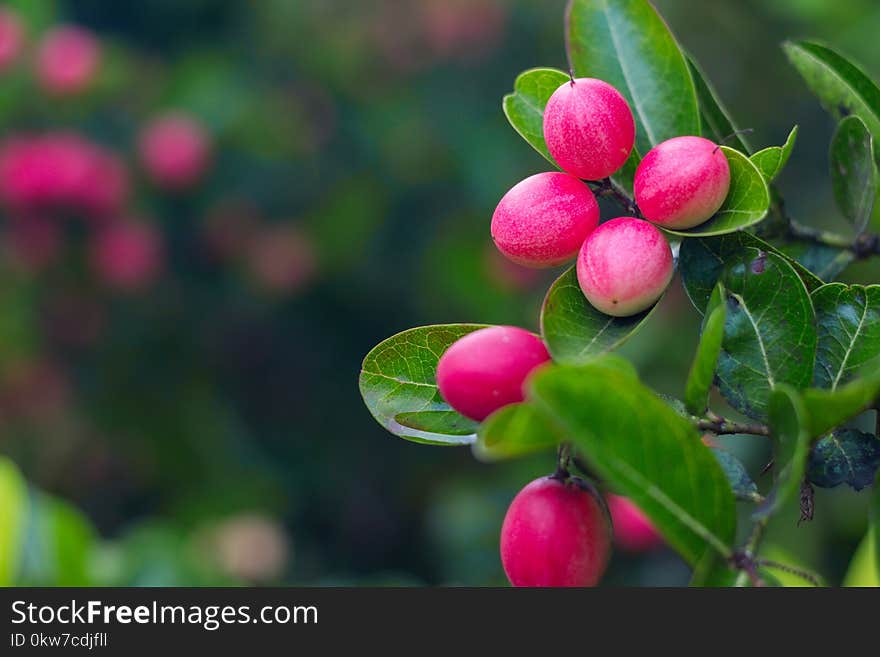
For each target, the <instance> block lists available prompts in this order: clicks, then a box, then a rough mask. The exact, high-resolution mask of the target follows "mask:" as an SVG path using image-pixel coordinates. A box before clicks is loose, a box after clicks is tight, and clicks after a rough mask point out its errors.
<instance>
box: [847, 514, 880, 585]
mask: <svg viewBox="0 0 880 657" xmlns="http://www.w3.org/2000/svg"><path fill="white" fill-rule="evenodd" d="M878 531H880V530H878V529H877V526H876V525H875V526H874V527H873V528H872V529H870V530H869V531H868V533H867V534H865V537H864V538H863V539H862V541H861V543H859V547H858V548H856V551H855V553H854V554H853V558H852V560H851V561H850V562H849V568H847V570H846V575H845V576H844V578H843V586H847V587H872V588H874V587H880V563H878V561H877V559H876V558H875V556H874V552H875V550H877V549H880V541H878V540H877V539H876V536H877V534H878Z"/></svg>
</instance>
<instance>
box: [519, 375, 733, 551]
mask: <svg viewBox="0 0 880 657" xmlns="http://www.w3.org/2000/svg"><path fill="white" fill-rule="evenodd" d="M603 360H604V358H602V359H599V360H598V361H597V362H596V363H591V364H588V365H581V366H564V365H554V366H551V367H547V368H544V369H542V370H540V371H538V372H537V373H536V374H535V375H534V376H533V377H532V379H531V381H530V385H529V388H530V395H529V396H530V399H531V400H532V401H533V402H534V403H536V404H537V405H538V406H539V407H540V408H541V409H542V410H544V411H545V412H547V413H548V414H549V415H552V416H553V417H554V418H555V420H556V421H557V423H558V424H559V426H560V427H561V428H562V429H563V430H564V432H565V433H566V434H567V436H568V438H569V439H570V440H571V441H572V442H573V443H574V445H575V446H576V447H577V448H578V449H579V450H580V451H581V452H582V453H583V454H584V456H585V457H586V459H587V460H588V461H589V462H590V464H591V466H592V467H593V468H594V469H595V471H596V473H597V474H598V475H599V476H600V477H601V478H602V479H603V480H604V481H606V482H607V483H608V484H609V485H610V486H611V487H612V488H614V489H615V490H617V491H619V492H620V494H622V495H625V496H626V497H628V498H630V499H631V500H632V501H633V502H634V503H635V504H636V505H637V506H638V507H639V508H640V509H641V510H642V511H643V512H644V513H645V514H646V515H647V516H648V517H649V518H650V519H651V521H652V522H653V523H654V526H655V527H657V529H658V530H659V531H660V533H661V534H662V535H663V537H664V538H665V539H666V541H667V542H668V543H669V544H670V545H671V546H673V547H674V548H675V549H676V550H677V551H678V552H679V553H680V554H681V555H682V556H683V557H684V558H685V559H686V560H687V561H688V562H689V563H691V564H697V563H698V562H700V560H701V559H702V558H703V556H704V555H705V553H706V551H707V549H714V550H716V551H717V552H718V553H720V554H721V555H722V556H725V557H726V556H729V555H730V553H731V544H732V542H733V538H734V534H735V531H736V511H735V500H734V498H733V494H732V493H731V490H730V485H729V484H728V482H727V479H726V478H725V476H724V472H723V471H722V470H721V466H719V465H718V462H717V461H716V460H715V458H714V457H713V456H712V454H711V452H710V451H709V448H708V447H706V446H705V445H704V444H703V443H702V441H701V440H700V436H699V434H698V433H697V431H696V429H695V428H694V427H693V425H692V424H691V423H690V422H688V421H687V420H685V419H684V418H682V417H680V416H679V415H678V414H677V413H676V412H675V411H674V410H673V409H672V408H670V407H669V406H668V405H667V404H666V403H665V402H663V401H662V400H661V399H659V398H658V397H657V396H656V395H655V394H654V393H653V392H652V391H651V390H650V389H648V388H646V387H645V386H644V385H642V384H641V383H639V382H638V380H636V379H634V378H633V377H632V376H631V375H629V374H626V373H625V372H622V371H620V370H615V369H610V368H608V367H605V366H603V365H602V361H603Z"/></svg>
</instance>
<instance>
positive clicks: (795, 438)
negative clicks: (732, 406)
mask: <svg viewBox="0 0 880 657" xmlns="http://www.w3.org/2000/svg"><path fill="white" fill-rule="evenodd" d="M767 416H768V423H769V425H770V436H771V439H772V441H773V471H774V472H775V474H776V483H775V484H774V486H773V489H772V490H771V491H770V494H769V495H768V496H767V499H766V500H765V501H764V503H763V504H761V506H760V507H758V509H757V510H756V511H755V513H754V517H755V518H766V517H768V516H770V515H771V514H773V513H775V512H776V511H778V510H779V509H780V508H781V507H783V506H785V505H786V504H787V503H788V502H790V501H791V500H792V499H794V498H795V497H796V496H797V495H798V493H799V491H800V487H801V482H802V481H803V479H804V474H805V472H806V469H807V459H808V458H809V455H810V434H809V432H808V431H807V424H808V419H807V410H806V408H805V407H804V404H803V402H802V401H801V398H800V395H799V394H798V392H797V390H795V389H794V388H792V387H791V386H789V385H786V384H780V385H778V386H777V387H776V388H774V390H773V392H772V394H771V395H770V399H769V402H768V408H767Z"/></svg>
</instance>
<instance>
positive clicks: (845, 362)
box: [811, 283, 880, 390]
mask: <svg viewBox="0 0 880 657" xmlns="http://www.w3.org/2000/svg"><path fill="white" fill-rule="evenodd" d="M811 296H812V299H813V306H814V307H815V309H816V320H817V326H818V334H819V343H818V349H817V352H816V368H815V372H814V375H813V383H814V385H816V386H818V387H820V388H830V389H832V390H834V389H835V388H837V386H839V385H840V384H842V383H846V382H847V381H850V380H852V379H853V378H854V376H855V375H856V373H857V372H858V371H859V370H861V369H862V368H863V367H864V366H865V365H866V364H867V363H869V362H871V361H873V360H875V359H877V358H880V285H868V286H867V287H865V286H862V285H844V284H843V283H829V284H828V285H823V286H822V287H820V288H819V289H818V290H815V291H814V292H813V293H812V295H811Z"/></svg>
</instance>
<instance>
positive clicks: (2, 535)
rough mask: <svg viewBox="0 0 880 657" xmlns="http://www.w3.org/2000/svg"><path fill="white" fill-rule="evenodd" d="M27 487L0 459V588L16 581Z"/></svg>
mask: <svg viewBox="0 0 880 657" xmlns="http://www.w3.org/2000/svg"><path fill="white" fill-rule="evenodd" d="M27 507H28V499H27V485H26V484H25V481H24V479H23V478H22V476H21V474H20V473H19V471H18V468H16V467H15V464H14V463H13V462H12V461H10V460H9V459H6V458H3V457H0V586H12V585H13V583H14V582H15V577H16V574H17V573H18V569H19V562H20V560H21V555H22V544H23V542H24V526H25V517H26V515H27Z"/></svg>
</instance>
